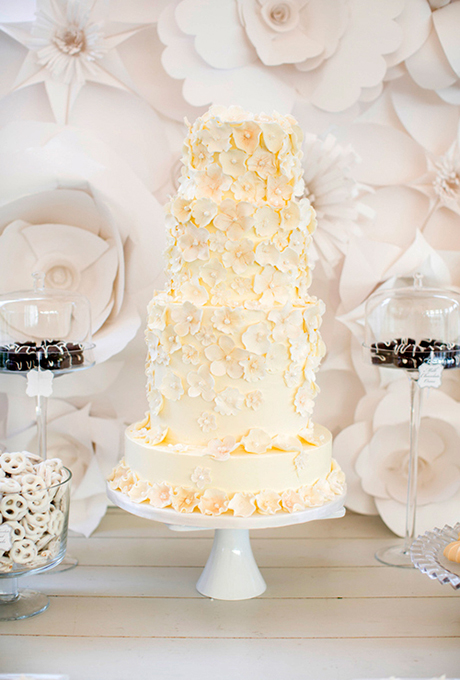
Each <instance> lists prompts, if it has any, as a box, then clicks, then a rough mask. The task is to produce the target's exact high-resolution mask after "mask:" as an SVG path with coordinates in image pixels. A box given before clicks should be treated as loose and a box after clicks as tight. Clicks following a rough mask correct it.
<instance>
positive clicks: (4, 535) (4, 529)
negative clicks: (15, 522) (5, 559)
mask: <svg viewBox="0 0 460 680" xmlns="http://www.w3.org/2000/svg"><path fill="white" fill-rule="evenodd" d="M12 545H13V542H12V540H11V527H10V525H9V524H0V550H3V552H6V551H7V550H10V549H11V546H12Z"/></svg>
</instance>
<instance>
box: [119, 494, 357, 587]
mask: <svg viewBox="0 0 460 680" xmlns="http://www.w3.org/2000/svg"><path fill="white" fill-rule="evenodd" d="M107 495H108V497H109V500H110V501H112V503H114V504H115V505H118V507H120V508H122V509H123V510H126V511H127V512H130V513H131V514H133V515H137V516H138V517H144V518H145V519H151V520H154V521H156V522H162V523H164V524H167V525H169V527H170V528H171V529H173V530H175V531H194V530H200V529H202V530H204V529H214V530H215V532H214V542H213V546H212V550H211V554H210V555H209V558H208V561H207V562H206V566H205V568H204V570H203V572H202V574H201V576H200V578H199V579H198V582H197V585H196V588H197V590H198V592H199V593H201V594H202V595H205V596H206V597H210V598H212V599H215V600H248V599H250V598H253V597H257V596H258V595H261V594H262V593H263V592H264V591H265V589H266V587H267V586H266V584H265V581H264V579H263V577H262V575H261V573H260V571H259V568H258V566H257V563H256V561H255V559H254V556H253V554H252V549H251V543H250V538H249V530H250V529H267V528H271V527H282V526H289V525H291V524H303V523H304V522H311V521H312V520H317V519H332V518H336V517H343V515H344V514H345V509H344V507H343V505H344V502H345V494H343V495H342V496H338V497H337V499H335V500H333V501H331V502H330V503H327V504H325V505H323V506H321V507H318V508H308V509H307V510H302V511H300V512H294V513H279V514H275V515H257V516H252V517H247V518H246V517H226V516H222V515H220V516H218V517H212V516H209V515H202V514H201V513H190V514H187V513H184V514H180V513H178V512H176V511H175V510H172V509H169V508H165V509H157V508H153V507H152V506H150V505H146V504H142V503H133V501H131V500H130V499H129V498H128V497H127V496H126V495H125V494H122V493H121V492H120V491H113V490H112V489H110V487H109V486H108V485H107Z"/></svg>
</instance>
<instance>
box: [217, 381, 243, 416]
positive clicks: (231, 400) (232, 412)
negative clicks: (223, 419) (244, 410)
mask: <svg viewBox="0 0 460 680" xmlns="http://www.w3.org/2000/svg"><path fill="white" fill-rule="evenodd" d="M243 403H244V395H243V394H241V392H240V391H239V390H237V389H236V387H226V388H225V390H222V392H219V394H218V395H217V397H216V400H215V404H216V405H215V410H216V411H217V413H220V414H221V415H223V416H236V414H237V413H238V411H240V410H241V407H242V406H243Z"/></svg>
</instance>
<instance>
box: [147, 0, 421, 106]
mask: <svg viewBox="0 0 460 680" xmlns="http://www.w3.org/2000/svg"><path fill="white" fill-rule="evenodd" d="M404 7H405V5H404V3H402V2H386V3H381V2H378V0H368V2H359V1H358V0H308V1H307V0H281V1H280V0H220V1H219V2H214V3H205V2H202V0H172V2H169V3H168V4H167V6H166V7H165V9H164V10H163V11H162V13H161V15H160V18H159V23H158V32H159V36H160V39H161V41H162V42H163V43H164V45H165V46H166V47H165V50H164V52H163V60H162V62H163V65H164V68H165V69H166V71H167V72H168V73H169V75H170V76H172V77H173V78H178V79H182V80H183V81H184V83H183V94H184V97H185V99H186V101H187V102H189V103H191V104H194V105H195V106H199V105H204V104H207V103H208V102H209V101H214V102H219V103H223V104H225V105H231V104H232V102H234V101H238V102H239V103H241V105H242V106H244V107H246V108H248V109H251V110H269V111H270V110H273V109H275V108H276V109H277V110H283V111H289V110H291V108H292V104H293V102H294V99H295V97H296V96H297V95H298V93H301V94H302V95H303V96H304V97H305V98H306V99H308V100H309V101H310V102H311V103H312V104H314V105H315V106H317V107H319V108H321V109H324V110H325V111H330V112H336V111H343V110H345V109H348V108H349V107H351V106H352V105H353V104H354V103H355V102H357V101H358V100H360V99H363V100H369V99H373V98H375V97H376V96H378V95H379V94H380V92H381V89H382V82H383V79H384V77H385V75H386V71H387V62H386V60H385V57H386V56H387V55H393V54H395V55H396V56H395V60H396V61H397V59H398V57H397V51H398V50H399V48H400V47H401V46H402V43H403V32H402V30H401V26H400V25H398V21H399V20H400V15H402V13H403V9H404ZM414 11H416V10H414ZM402 21H404V16H402ZM417 25H418V24H417ZM371 35H372V39H370V38H369V36H371ZM415 42H416V45H419V42H418V41H417V40H416V41H415ZM399 59H400V57H399Z"/></svg>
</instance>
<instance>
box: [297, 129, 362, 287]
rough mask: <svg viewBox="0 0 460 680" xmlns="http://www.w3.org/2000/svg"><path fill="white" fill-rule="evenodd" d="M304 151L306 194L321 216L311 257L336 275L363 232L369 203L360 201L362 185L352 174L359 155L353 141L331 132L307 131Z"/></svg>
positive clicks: (331, 273) (303, 163) (318, 217)
mask: <svg viewBox="0 0 460 680" xmlns="http://www.w3.org/2000/svg"><path fill="white" fill-rule="evenodd" d="M303 154H304V155H303V158H302V166H303V170H304V175H303V179H304V182H305V196H306V197H307V198H308V199H309V201H310V203H311V205H312V206H313V208H314V209H315V212H316V216H317V219H318V225H317V228H316V230H315V235H314V240H313V243H312V247H311V250H310V253H311V255H310V257H312V258H313V260H317V259H319V260H320V262H321V265H322V267H323V268H324V270H325V272H326V273H327V274H328V275H329V276H332V275H333V269H334V267H335V266H336V265H337V263H338V262H339V261H340V260H341V259H342V258H343V255H344V254H345V253H346V250H347V246H348V242H349V240H350V237H351V236H352V235H359V234H360V233H361V230H360V228H359V225H358V221H359V219H360V217H361V216H362V214H363V213H364V212H365V206H364V205H363V204H362V203H360V201H359V197H360V194H361V193H362V188H361V187H360V185H359V184H358V182H356V180H355V179H354V178H353V175H352V170H353V166H354V165H355V164H356V162H357V156H356V154H355V153H354V151H353V149H352V148H351V146H350V145H349V146H346V147H345V146H342V145H340V144H339V143H338V142H337V140H336V139H335V137H334V136H333V135H331V134H328V135H327V136H326V137H325V139H321V138H320V137H318V136H317V135H314V134H306V135H305V138H304V142H303ZM367 212H368V213H369V209H368V210H367Z"/></svg>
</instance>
